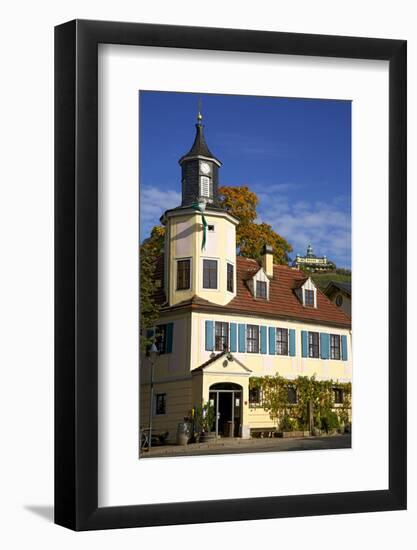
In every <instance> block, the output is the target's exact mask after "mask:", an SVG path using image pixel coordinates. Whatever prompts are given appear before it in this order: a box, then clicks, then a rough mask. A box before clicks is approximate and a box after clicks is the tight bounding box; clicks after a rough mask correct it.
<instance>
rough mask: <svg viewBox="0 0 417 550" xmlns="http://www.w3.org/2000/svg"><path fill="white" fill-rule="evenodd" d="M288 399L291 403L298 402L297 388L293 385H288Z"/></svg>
mask: <svg viewBox="0 0 417 550" xmlns="http://www.w3.org/2000/svg"><path fill="white" fill-rule="evenodd" d="M287 401H288V403H290V405H295V404H296V403H297V390H296V389H295V388H294V387H293V386H288V388H287Z"/></svg>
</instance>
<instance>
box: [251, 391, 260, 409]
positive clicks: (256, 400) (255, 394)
mask: <svg viewBox="0 0 417 550" xmlns="http://www.w3.org/2000/svg"><path fill="white" fill-rule="evenodd" d="M260 405H262V390H261V388H250V389H249V406H252V407H254V406H258V407H259V406H260Z"/></svg>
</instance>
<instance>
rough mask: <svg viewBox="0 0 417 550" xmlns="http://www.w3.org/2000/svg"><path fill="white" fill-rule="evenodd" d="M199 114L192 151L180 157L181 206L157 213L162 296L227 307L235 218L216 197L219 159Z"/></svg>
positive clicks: (233, 266) (232, 282) (231, 281)
mask: <svg viewBox="0 0 417 550" xmlns="http://www.w3.org/2000/svg"><path fill="white" fill-rule="evenodd" d="M201 121H202V116H201V114H200V113H198V117H197V124H196V135H195V139H194V143H193V145H192V147H191V149H190V150H189V151H188V153H186V154H185V155H184V156H182V157H181V158H180V160H179V164H180V166H181V170H182V201H181V205H180V206H177V207H176V208H173V209H171V210H167V211H166V212H165V213H164V214H163V216H162V217H161V223H162V224H163V225H164V226H165V267H164V271H165V277H164V286H165V295H166V297H167V303H168V305H169V306H175V305H176V304H179V303H184V302H186V301H187V300H191V299H195V298H202V299H203V300H206V301H207V302H211V303H213V304H218V305H225V304H227V303H228V302H230V300H232V299H233V298H234V297H235V296H236V226H237V224H238V223H239V221H238V220H237V218H235V217H234V216H232V214H230V213H229V212H227V211H226V210H224V209H223V208H221V206H220V205H219V199H218V187H219V181H218V177H219V168H220V166H221V162H220V161H219V160H218V159H217V158H216V157H215V156H214V155H213V154H212V153H211V152H210V150H209V148H208V147H207V143H206V140H205V139H204V133H203V125H202V122H201Z"/></svg>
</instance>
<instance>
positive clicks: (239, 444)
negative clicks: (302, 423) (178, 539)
mask: <svg viewBox="0 0 417 550" xmlns="http://www.w3.org/2000/svg"><path fill="white" fill-rule="evenodd" d="M350 447H351V436H350V435H339V434H337V435H328V436H320V437H297V438H288V439H281V438H265V439H241V438H219V439H217V440H216V441H215V442H209V443H191V444H189V445H162V446H158V447H152V448H151V451H150V452H149V451H147V450H144V451H141V454H140V456H141V458H149V457H150V458H154V457H167V456H196V455H210V454H238V453H259V452H268V451H269V452H279V451H307V450H319V449H322V450H323V449H348V448H350Z"/></svg>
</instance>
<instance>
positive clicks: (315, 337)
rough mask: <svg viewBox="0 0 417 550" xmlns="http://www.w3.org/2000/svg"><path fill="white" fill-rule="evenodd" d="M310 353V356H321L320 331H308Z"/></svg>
mask: <svg viewBox="0 0 417 550" xmlns="http://www.w3.org/2000/svg"><path fill="white" fill-rule="evenodd" d="M308 355H309V357H315V358H317V357H319V333H318V332H309V333H308Z"/></svg>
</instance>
